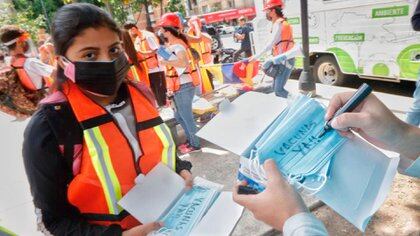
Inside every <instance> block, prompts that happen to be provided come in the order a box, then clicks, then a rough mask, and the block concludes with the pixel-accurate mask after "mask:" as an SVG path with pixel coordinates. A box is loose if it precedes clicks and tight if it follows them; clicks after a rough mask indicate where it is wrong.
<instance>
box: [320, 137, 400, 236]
mask: <svg viewBox="0 0 420 236" xmlns="http://www.w3.org/2000/svg"><path fill="white" fill-rule="evenodd" d="M397 166H398V158H396V157H394V158H389V157H387V156H386V155H385V154H383V153H382V152H381V151H379V150H377V149H376V148H374V147H373V146H371V145H370V144H368V143H366V142H365V141H363V140H362V139H360V138H358V137H357V138H355V139H354V140H348V141H347V142H346V143H345V144H344V145H343V147H341V149H340V150H339V151H338V152H337V153H336V156H335V157H334V160H333V163H332V167H331V173H330V179H329V180H328V181H327V184H326V185H325V187H324V188H323V189H322V190H321V191H320V192H319V193H318V194H316V196H317V197H318V198H320V199H321V200H322V201H323V202H324V203H325V204H327V205H328V206H330V207H331V208H332V209H334V210H335V211H336V212H337V213H339V214H340V215H342V216H343V217H344V218H346V219H347V220H348V221H349V222H350V223H352V224H353V225H355V226H356V227H357V228H358V229H360V230H361V231H364V229H365V228H366V226H367V223H368V222H369V220H370V217H371V216H372V215H373V214H374V213H375V212H376V211H377V210H378V209H379V207H380V206H381V205H382V204H383V202H384V201H385V199H386V197H387V195H388V192H389V190H390V188H391V185H392V180H393V178H394V176H395V174H396V171H397Z"/></svg>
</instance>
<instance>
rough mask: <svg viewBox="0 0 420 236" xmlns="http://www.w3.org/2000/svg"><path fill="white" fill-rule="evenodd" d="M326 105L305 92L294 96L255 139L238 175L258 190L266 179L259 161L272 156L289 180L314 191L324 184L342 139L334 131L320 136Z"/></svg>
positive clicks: (261, 162)
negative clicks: (246, 166) (245, 163)
mask: <svg viewBox="0 0 420 236" xmlns="http://www.w3.org/2000/svg"><path fill="white" fill-rule="evenodd" d="M324 116H325V109H324V108H323V107H322V106H321V104H320V103H319V102H317V101H316V100H314V99H311V98H309V97H306V96H299V97H297V98H296V99H295V100H294V101H293V102H292V103H291V104H290V105H289V106H288V107H287V108H286V109H285V110H284V111H283V112H282V113H281V114H280V115H279V116H278V117H277V119H276V120H274V122H273V123H272V124H271V125H270V126H269V127H268V128H267V130H266V131H265V132H264V134H263V135H261V137H260V138H259V140H258V141H257V142H256V143H255V145H254V148H253V149H252V151H251V153H250V157H249V165H248V170H247V171H246V172H247V173H246V174H244V173H241V172H240V174H239V179H240V180H242V179H245V180H247V181H248V183H251V187H253V188H255V189H257V190H259V191H261V190H263V189H264V186H263V183H264V181H265V180H266V177H265V173H264V170H263V168H262V164H263V163H264V161H266V160H267V159H273V160H275V162H276V164H277V167H278V168H279V170H280V171H281V173H282V174H283V175H284V176H286V177H287V179H288V181H289V182H290V183H291V184H295V185H296V186H297V187H301V188H303V189H304V190H306V191H307V192H308V193H309V194H315V193H316V192H318V191H319V190H321V189H322V187H323V186H324V185H325V183H326V181H327V179H328V169H329V165H330V163H331V160H332V158H333V156H334V154H335V153H336V151H337V150H338V148H339V147H340V146H341V145H342V144H343V143H344V142H345V139H344V138H343V137H341V136H340V135H339V134H338V132H337V131H335V130H330V131H328V132H327V133H325V134H324V135H323V136H322V137H319V134H320V133H321V131H322V130H323V127H324V124H325V120H324Z"/></svg>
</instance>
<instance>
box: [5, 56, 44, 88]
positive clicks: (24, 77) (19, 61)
mask: <svg viewBox="0 0 420 236" xmlns="http://www.w3.org/2000/svg"><path fill="white" fill-rule="evenodd" d="M25 62H26V57H23V56H19V57H15V58H13V59H12V67H13V68H14V69H15V70H16V73H17V75H18V77H19V80H20V83H22V85H23V87H24V88H26V89H28V90H31V91H37V90H38V88H37V87H36V86H35V84H34V82H33V81H32V79H31V77H29V75H28V73H27V72H26V71H25V69H24V68H23V66H24V64H25ZM45 80H46V79H45V78H44V81H45Z"/></svg>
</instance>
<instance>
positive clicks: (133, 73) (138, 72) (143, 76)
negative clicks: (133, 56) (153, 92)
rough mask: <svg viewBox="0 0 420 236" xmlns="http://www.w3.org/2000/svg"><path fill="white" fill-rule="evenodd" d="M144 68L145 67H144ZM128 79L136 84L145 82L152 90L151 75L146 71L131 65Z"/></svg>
mask: <svg viewBox="0 0 420 236" xmlns="http://www.w3.org/2000/svg"><path fill="white" fill-rule="evenodd" d="M142 67H143V66H142ZM127 78H128V79H129V80H131V81H134V82H140V81H141V82H143V83H144V84H145V85H147V87H149V88H150V80H149V73H147V71H146V70H145V69H144V67H143V68H142V69H140V68H139V67H138V66H136V65H134V64H133V65H131V66H130V70H129V71H128V73H127Z"/></svg>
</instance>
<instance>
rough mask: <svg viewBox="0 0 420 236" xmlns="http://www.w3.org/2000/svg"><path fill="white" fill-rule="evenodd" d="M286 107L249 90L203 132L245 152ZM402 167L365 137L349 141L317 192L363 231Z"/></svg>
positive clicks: (220, 143) (214, 140) (235, 150)
mask: <svg viewBox="0 0 420 236" xmlns="http://www.w3.org/2000/svg"><path fill="white" fill-rule="evenodd" d="M285 106H286V100H281V99H279V98H276V97H274V96H270V95H260V94H258V93H246V94H244V95H242V96H241V97H239V98H238V99H236V100H235V101H234V102H233V103H232V104H231V105H230V106H227V108H225V109H224V111H223V112H221V113H220V114H218V115H217V116H216V117H214V118H213V119H212V120H211V121H210V122H209V123H208V124H207V125H206V126H204V127H203V128H202V129H201V130H200V132H199V134H198V135H199V136H200V137H201V138H203V139H205V140H207V141H210V142H212V143H214V144H216V145H218V146H220V147H222V148H224V149H227V150H229V151H231V152H233V153H235V154H238V155H242V154H244V153H247V150H249V146H250V145H252V144H253V143H254V142H255V140H256V139H257V138H258V137H259V136H260V135H261V133H262V132H264V130H265V129H266V127H268V126H269V125H270V124H271V123H272V121H273V120H274V119H275V118H276V117H277V116H278V115H279V114H280V113H281V111H282V110H283V109H284V108H285ZM245 156H246V155H245ZM241 160H242V159H241ZM397 166H398V158H396V157H394V158H390V157H387V156H386V155H385V154H384V153H382V152H381V151H379V150H378V149H376V148H375V147H373V146H372V145H370V144H368V143H367V142H366V141H364V140H362V139H360V138H357V139H354V140H348V141H347V142H346V143H345V144H344V145H343V146H342V147H341V148H340V150H339V151H338V152H337V153H336V155H335V157H334V159H333V161H332V164H331V170H330V171H331V172H330V173H331V174H330V178H329V179H328V181H327V184H326V185H325V187H324V188H323V189H322V190H321V191H320V192H319V193H318V194H316V196H317V197H318V198H319V199H320V200H322V201H323V202H325V203H326V204H327V205H328V206H330V207H331V208H332V209H334V210H335V211H336V212H337V213H339V214H340V215H342V216H343V217H344V218H346V219H347V220H348V221H349V222H350V223H352V224H353V225H355V226H356V227H357V228H359V229H360V230H362V231H363V230H364V229H365V228H366V225H367V223H368V222H369V220H370V217H371V216H372V215H373V214H374V213H375V212H376V211H377V210H378V209H379V207H380V206H381V205H382V204H383V202H384V201H385V199H386V196H387V194H388V192H389V190H390V188H391V185H392V180H393V178H394V176H395V173H396V169H397Z"/></svg>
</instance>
